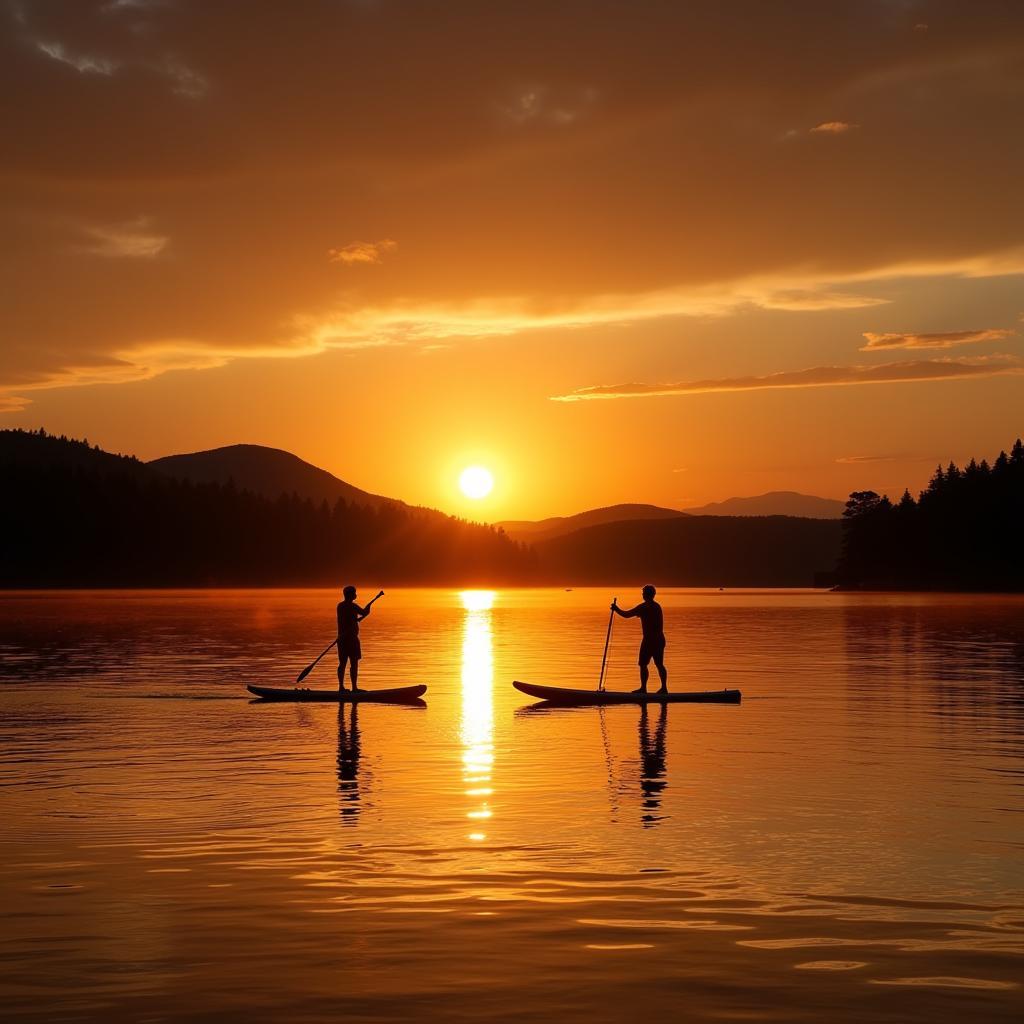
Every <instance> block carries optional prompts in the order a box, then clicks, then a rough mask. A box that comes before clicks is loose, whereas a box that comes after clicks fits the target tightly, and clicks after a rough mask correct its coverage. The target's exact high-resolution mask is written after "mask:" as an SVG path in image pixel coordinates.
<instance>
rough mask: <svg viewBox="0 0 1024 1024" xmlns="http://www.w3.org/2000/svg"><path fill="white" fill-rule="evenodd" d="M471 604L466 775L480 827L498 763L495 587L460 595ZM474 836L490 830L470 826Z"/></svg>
mask: <svg viewBox="0 0 1024 1024" xmlns="http://www.w3.org/2000/svg"><path fill="white" fill-rule="evenodd" d="M459 597H460V599H461V601H462V607H463V608H465V609H466V621H465V623H464V625H463V631H462V727H461V732H460V737H461V740H462V781H463V782H464V783H465V785H466V787H467V788H466V790H465V794H466V796H468V797H471V798H474V802H473V803H472V804H471V806H470V809H469V810H468V811H467V812H466V817H467V818H468V819H469V820H470V821H471V822H473V824H474V825H475V826H476V827H477V828H479V824H480V822H483V821H487V820H488V819H489V818H490V817H491V815H492V813H493V812H492V810H491V807H490V804H489V802H488V799H487V798H488V797H490V796H491V794H492V793H493V789H492V787H491V772H492V769H493V767H494V694H493V688H494V655H493V650H492V641H491V609H492V608H493V607H494V598H495V592H494V591H493V590H464V591H462V593H461V594H460V595H459ZM467 838H468V839H469V840H470V841H472V842H476V843H479V842H483V841H484V840H486V838H487V833H485V832H481V831H473V832H470V833H469V835H468V837H467Z"/></svg>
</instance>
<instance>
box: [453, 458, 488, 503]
mask: <svg viewBox="0 0 1024 1024" xmlns="http://www.w3.org/2000/svg"><path fill="white" fill-rule="evenodd" d="M459 488H460V489H461V491H462V493H463V494H464V495H465V496H466V497H467V498H473V499H474V500H479V499H480V498H486V497H487V495H488V494H490V493H491V490H492V489H493V488H494V476H493V475H492V473H491V471H490V470H489V469H484V467H483V466H467V467H466V468H465V469H464V470H463V471H462V474H461V475H460V476H459Z"/></svg>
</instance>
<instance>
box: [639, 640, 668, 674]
mask: <svg viewBox="0 0 1024 1024" xmlns="http://www.w3.org/2000/svg"><path fill="white" fill-rule="evenodd" d="M652 658H653V659H654V664H655V665H660V664H661V663H662V662H663V661H664V660H665V638H664V637H662V638H661V639H660V640H641V641H640V657H639V658H638V659H637V662H638V664H639V665H640V666H641V667H643V666H645V665H648V664H650V661H651V659H652Z"/></svg>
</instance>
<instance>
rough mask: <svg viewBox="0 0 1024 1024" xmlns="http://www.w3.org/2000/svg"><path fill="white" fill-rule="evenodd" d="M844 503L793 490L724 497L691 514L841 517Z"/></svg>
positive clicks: (690, 512) (813, 517)
mask: <svg viewBox="0 0 1024 1024" xmlns="http://www.w3.org/2000/svg"><path fill="white" fill-rule="evenodd" d="M845 507H846V505H845V503H844V502H842V501H838V500H836V499H835V498H819V497H817V496H815V495H813V494H799V493H797V492H796V491H768V493H767V494H756V495H754V496H753V497H749V498H727V499H726V500H725V501H713V502H711V503H710V504H708V505H701V506H700V507H699V508H688V509H687V510H686V511H687V513H688V514H689V515H691V516H798V517H800V518H803V519H841V518H842V515H843V509H844V508H845Z"/></svg>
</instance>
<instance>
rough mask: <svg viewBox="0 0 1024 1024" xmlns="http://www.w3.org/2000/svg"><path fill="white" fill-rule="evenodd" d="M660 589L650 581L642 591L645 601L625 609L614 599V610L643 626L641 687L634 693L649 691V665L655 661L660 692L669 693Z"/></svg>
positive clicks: (639, 659) (640, 663)
mask: <svg viewBox="0 0 1024 1024" xmlns="http://www.w3.org/2000/svg"><path fill="white" fill-rule="evenodd" d="M657 592H658V591H657V590H656V589H655V588H654V587H653V586H651V584H650V583H648V584H647V586H646V587H644V589H643V590H642V591H641V594H642V596H643V601H641V602H640V604H638V605H637V606H636V607H635V608H630V609H628V610H627V611H623V610H622V609H621V608H620V607H619V606H618V604H617V603H616V602H615V601H612V611H613V612H615V614H616V615H621V616H622V617H623V618H624V619H633V618H637V619H639V620H640V625H641V627H642V628H643V637H642V639H641V640H640V656H639V658H638V663H639V665H640V689H638V690H634V691H633V692H634V693H646V692H647V680H648V679H649V678H650V670H649V669H648V667H647V666H648V665H649V664H650V663H651V662H652V661H653V662H654V667H655V668H656V669H657V670H658V676H659V677H660V679H661V689H660V690H659V691H658V692H659V693H668V671H667V670H666V668H665V616H664V614H663V612H662V610H661V605H660V604H658V602H657V601H655V600H654V595H655V594H656V593H657Z"/></svg>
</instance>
